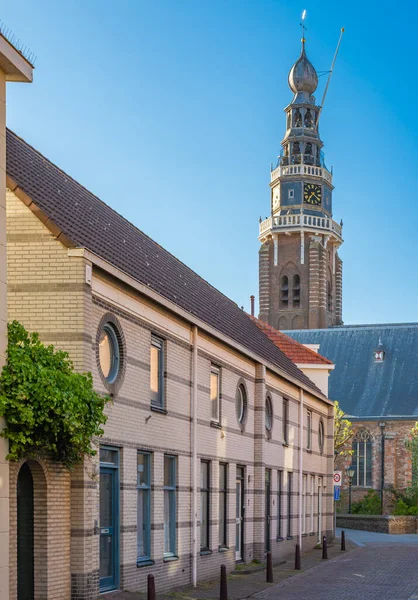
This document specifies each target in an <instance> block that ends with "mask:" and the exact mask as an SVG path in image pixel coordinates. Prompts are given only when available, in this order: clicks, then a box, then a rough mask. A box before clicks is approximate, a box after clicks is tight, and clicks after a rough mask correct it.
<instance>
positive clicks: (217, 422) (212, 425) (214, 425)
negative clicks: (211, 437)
mask: <svg viewBox="0 0 418 600" xmlns="http://www.w3.org/2000/svg"><path fill="white" fill-rule="evenodd" d="M210 426H211V427H213V428H214V429H222V425H221V424H220V423H219V421H211V422H210Z"/></svg>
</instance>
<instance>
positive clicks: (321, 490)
mask: <svg viewBox="0 0 418 600" xmlns="http://www.w3.org/2000/svg"><path fill="white" fill-rule="evenodd" d="M322 484H323V480H322V477H320V478H319V479H318V543H319V544H322V502H323V487H322Z"/></svg>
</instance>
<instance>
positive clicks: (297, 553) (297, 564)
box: [295, 544, 301, 571]
mask: <svg viewBox="0 0 418 600" xmlns="http://www.w3.org/2000/svg"><path fill="white" fill-rule="evenodd" d="M300 569H301V567H300V546H299V544H296V547H295V571H300Z"/></svg>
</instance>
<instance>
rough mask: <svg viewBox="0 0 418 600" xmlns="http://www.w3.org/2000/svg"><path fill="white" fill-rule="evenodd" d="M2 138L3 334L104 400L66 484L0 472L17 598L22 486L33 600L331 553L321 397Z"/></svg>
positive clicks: (58, 472) (224, 303)
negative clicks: (53, 357) (62, 359)
mask: <svg viewBox="0 0 418 600" xmlns="http://www.w3.org/2000/svg"><path fill="white" fill-rule="evenodd" d="M7 135H8V137H7V184H8V188H9V191H8V194H7V234H8V238H7V239H8V248H9V250H8V269H9V290H8V309H9V319H17V320H19V321H21V322H22V323H23V325H24V326H25V327H26V328H27V329H29V330H31V331H38V332H39V333H40V336H41V339H42V340H43V341H44V342H45V343H52V344H54V345H55V346H56V347H59V348H63V349H65V350H67V351H68V352H69V353H70V356H71V359H72V360H73V361H74V364H75V366H76V368H77V370H80V371H91V372H92V374H93V379H94V385H95V388H96V389H97V390H98V391H99V392H103V393H105V392H108V393H109V392H110V393H111V394H112V400H113V402H112V404H111V405H109V406H108V408H107V413H108V421H107V423H106V425H105V433H104V436H103V438H102V439H100V440H99V441H98V442H99V446H100V448H99V453H98V455H97V459H95V460H89V461H86V463H85V464H82V465H79V466H78V467H77V468H76V469H75V470H74V471H72V472H68V471H66V470H65V469H64V468H63V467H60V466H59V465H56V464H53V463H50V462H48V461H40V460H39V461H27V462H25V463H24V464H23V465H22V464H20V463H19V464H11V465H10V496H11V544H10V565H11V568H10V599H11V600H15V599H16V598H17V589H18V586H19V574H20V573H21V570H22V565H19V560H21V559H19V553H18V552H17V547H16V545H17V544H18V543H19V539H20V538H19V535H18V533H19V514H21V513H22V507H23V508H24V507H25V506H26V508H27V505H28V503H26V504H25V496H24V495H23V496H22V494H21V495H20V497H19V498H18V495H17V490H18V489H19V486H20V489H23V488H24V489H26V490H29V491H27V493H26V496H27V495H30V494H32V496H31V498H32V502H33V509H32V511H33V515H34V526H33V528H34V529H33V534H34V535H33V538H34V550H33V557H32V561H33V562H32V568H33V572H34V582H33V585H34V594H35V598H37V599H39V600H40V599H41V598H42V599H43V598H50V599H51V600H60V599H62V600H64V599H65V600H67V599H68V598H69V597H70V596H71V597H72V598H74V599H77V600H78V599H80V600H81V599H85V600H87V599H93V598H96V596H97V593H98V592H99V590H102V591H106V590H110V589H116V588H120V589H126V590H140V591H144V590H145V588H146V580H147V574H148V573H153V574H154V575H155V576H156V584H157V591H159V592H161V591H164V590H168V589H172V588H175V587H177V586H180V585H184V584H190V583H191V582H192V583H193V582H196V581H197V580H202V579H205V578H209V577H214V576H216V575H217V574H218V572H219V567H220V565H221V563H225V564H226V565H227V568H228V570H231V569H232V568H233V567H234V565H235V563H236V561H237V560H238V561H240V560H243V561H251V560H253V559H263V557H264V556H265V552H266V550H267V549H271V551H272V553H273V557H274V560H279V559H281V558H283V557H285V556H288V555H292V554H293V552H294V544H295V542H296V540H299V541H300V542H301V543H302V547H303V548H304V549H309V548H312V547H313V546H315V545H316V544H317V543H318V541H319V540H320V539H321V535H322V534H324V533H326V534H327V535H328V536H330V537H332V523H333V521H332V488H331V477H332V469H333V406H332V402H330V401H329V400H328V399H327V396H326V393H324V391H326V390H323V389H320V387H319V386H318V384H315V383H313V382H312V381H311V380H310V379H309V378H308V377H307V376H306V375H305V374H304V373H303V372H302V370H300V369H298V368H297V366H296V365H295V363H294V362H292V361H291V360H290V359H289V358H288V356H287V355H286V354H285V353H283V352H282V350H281V349H280V346H278V345H277V344H275V343H274V342H273V341H272V340H271V339H270V338H269V337H268V336H267V335H265V333H264V332H263V331H260V329H259V327H258V326H257V325H256V324H255V323H254V322H253V320H252V319H251V318H250V317H249V316H248V315H246V313H244V312H243V311H242V310H240V309H239V308H238V306H237V305H236V304H235V303H233V302H232V301H230V300H229V299H227V298H225V296H223V295H222V294H220V293H219V292H217V290H215V289H214V288H212V287H211V286H210V285H209V284H207V283H206V282H205V281H204V280H202V279H201V278H200V277H198V275H196V274H195V273H193V272H192V271H191V270H190V269H188V268H187V267H186V266H185V265H183V264H182V263H180V262H179V261H177V260H176V259H175V258H174V257H173V256H172V255H170V254H169V253H168V252H166V251H165V250H164V249H163V248H161V246H159V245H157V244H155V243H154V242H153V241H152V240H150V239H149V238H148V237H147V236H145V235H144V234H143V233H142V232H140V231H139V230H137V229H136V228H135V227H134V226H133V225H131V224H130V223H128V222H127V221H125V220H124V219H123V218H122V217H120V216H119V215H117V214H116V213H115V212H114V211H113V210H111V209H110V208H109V207H107V206H106V205H105V204H103V203H102V202H101V201H100V200H99V199H97V198H96V197H95V196H93V194H91V193H90V192H88V191H87V190H85V188H83V187H82V186H80V185H79V184H78V183H77V182H75V181H74V180H72V179H71V178H70V177H69V176H68V175H66V174H65V173H64V172H63V171H61V170H60V169H58V168H57V167H56V166H55V165H53V164H52V163H50V162H49V161H48V160H47V159H46V158H45V157H43V156H42V155H40V154H39V153H38V152H37V151H36V150H34V149H33V148H31V147H30V146H29V145H28V144H26V143H25V142H24V141H23V140H22V139H20V138H18V137H17V136H16V135H15V134H13V133H12V132H8V134H7ZM111 356H112V357H113V358H110V357H111ZM115 357H117V358H115ZM308 440H309V446H308ZM24 486H26V487H24ZM30 486H32V490H33V491H32V493H31V492H30ZM19 502H20V503H21V504H20V508H19ZM29 558H30V557H29Z"/></svg>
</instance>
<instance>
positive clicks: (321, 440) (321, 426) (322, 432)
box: [318, 419, 325, 454]
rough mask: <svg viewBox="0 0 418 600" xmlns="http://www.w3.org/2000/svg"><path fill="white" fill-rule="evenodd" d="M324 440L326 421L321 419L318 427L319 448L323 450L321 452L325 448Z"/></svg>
mask: <svg viewBox="0 0 418 600" xmlns="http://www.w3.org/2000/svg"><path fill="white" fill-rule="evenodd" d="M324 441H325V429H324V422H323V420H322V419H321V420H320V421H319V428H318V443H319V450H320V451H321V454H322V452H323V450H324Z"/></svg>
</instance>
